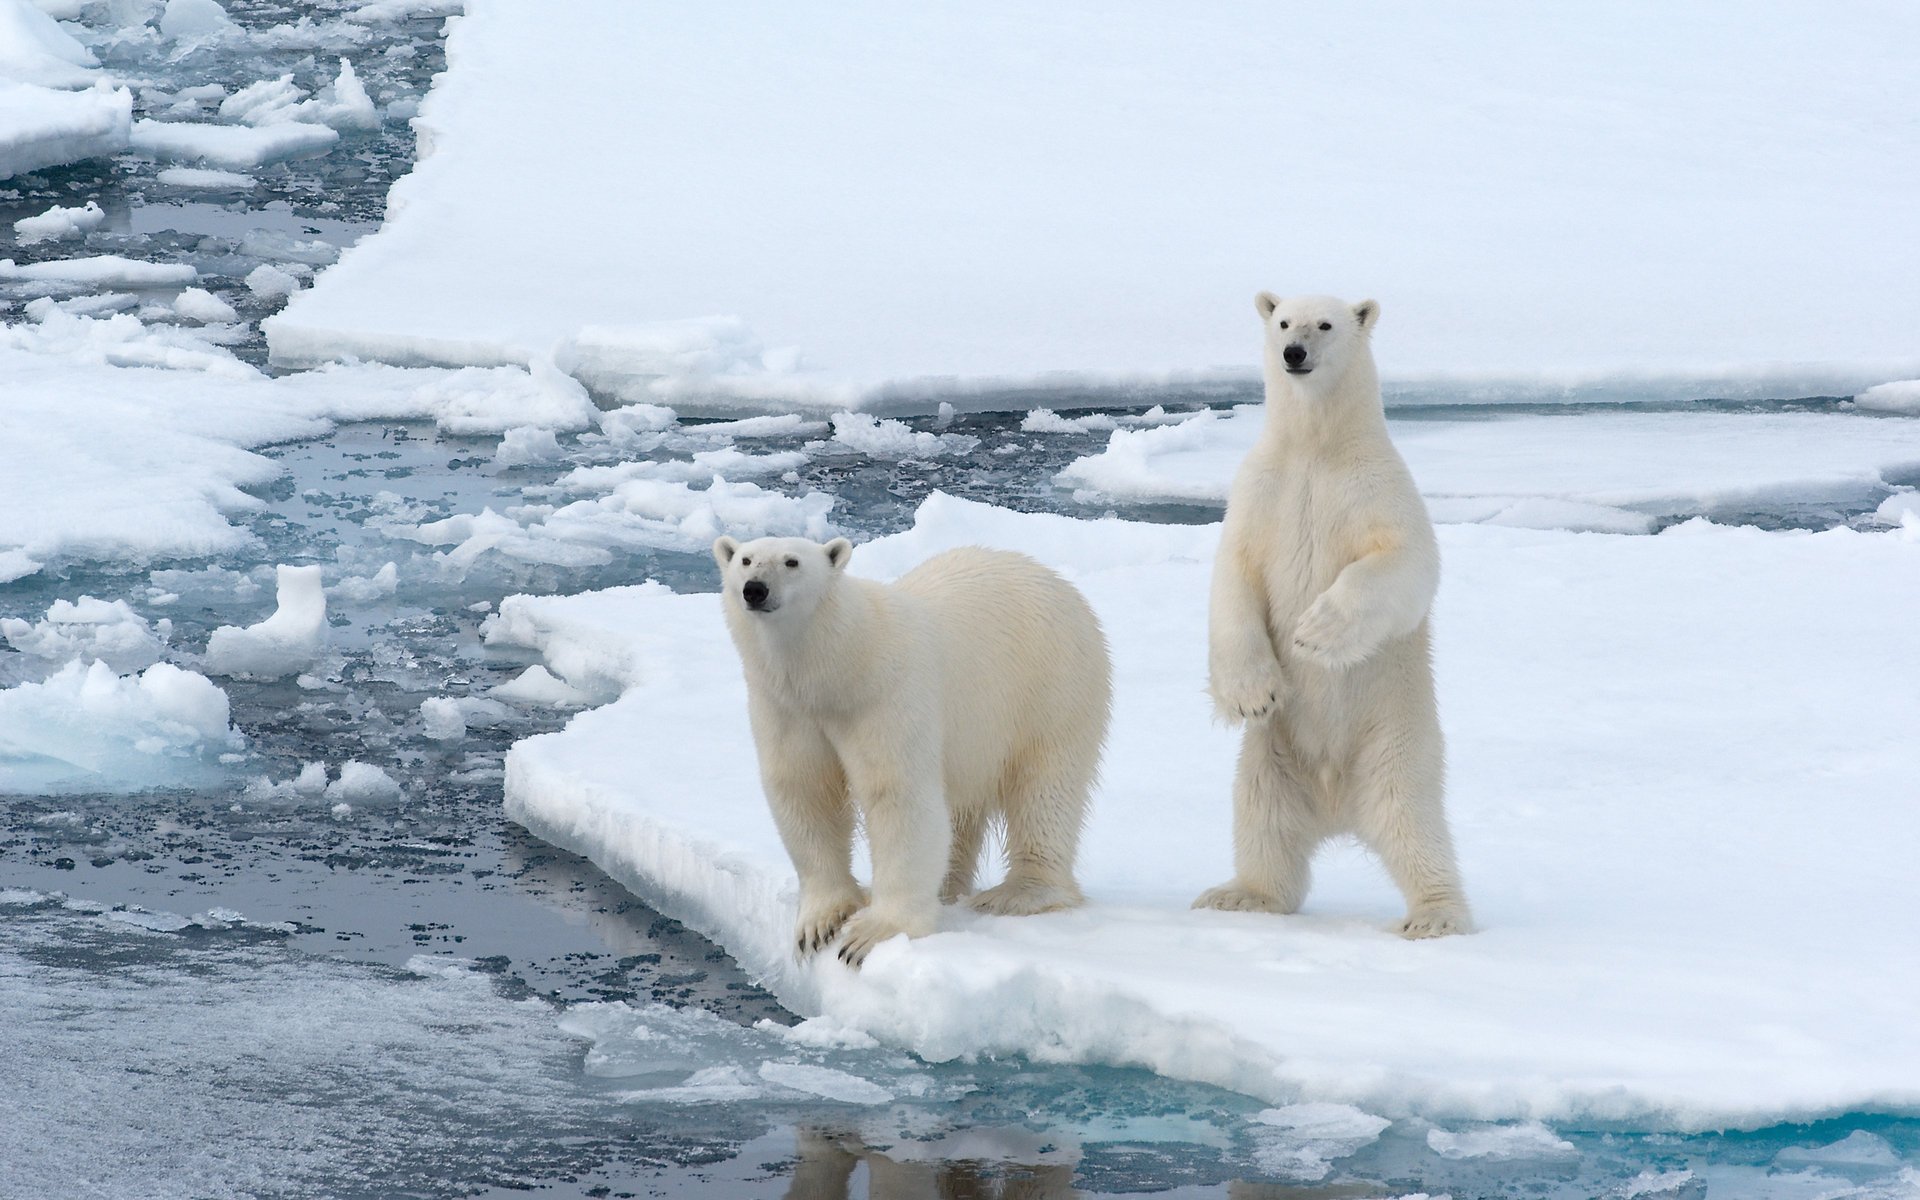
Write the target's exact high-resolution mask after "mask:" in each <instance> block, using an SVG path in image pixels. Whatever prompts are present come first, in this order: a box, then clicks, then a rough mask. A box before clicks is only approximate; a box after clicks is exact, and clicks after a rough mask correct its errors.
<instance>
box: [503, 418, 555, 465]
mask: <svg viewBox="0 0 1920 1200" xmlns="http://www.w3.org/2000/svg"><path fill="white" fill-rule="evenodd" d="M565 453H566V451H564V450H562V449H561V448H560V442H559V440H558V439H556V438H555V437H554V436H553V430H551V429H542V428H540V427H539V426H537V425H521V426H517V427H515V428H513V429H509V430H507V432H506V435H505V436H503V437H502V438H501V439H500V445H499V447H498V448H497V449H495V450H494V452H493V461H494V462H495V463H497V464H498V465H500V466H503V467H524V466H527V465H528V464H530V463H543V462H552V461H553V460H554V459H556V458H559V457H560V456H561V455H563V454H565Z"/></svg>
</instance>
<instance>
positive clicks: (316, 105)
mask: <svg viewBox="0 0 1920 1200" xmlns="http://www.w3.org/2000/svg"><path fill="white" fill-rule="evenodd" d="M296 111H297V113H298V115H299V119H300V120H304V121H315V122H318V123H319V124H322V125H329V126H332V127H333V128H335V129H341V130H346V129H378V128H380V110H379V109H377V108H375V107H374V104H373V98H372V97H371V96H369V95H367V89H366V87H365V86H364V85H363V84H361V82H360V77H359V76H358V75H356V74H354V71H353V64H352V63H350V62H348V61H347V60H346V59H344V58H343V59H341V60H340V73H339V75H337V76H336V77H335V78H334V81H333V82H332V83H330V84H328V85H327V86H326V87H323V88H321V89H320V94H319V95H317V96H315V97H314V98H313V99H311V100H309V101H307V102H306V103H305V104H302V105H300V106H299V108H298V109H297V110H296Z"/></svg>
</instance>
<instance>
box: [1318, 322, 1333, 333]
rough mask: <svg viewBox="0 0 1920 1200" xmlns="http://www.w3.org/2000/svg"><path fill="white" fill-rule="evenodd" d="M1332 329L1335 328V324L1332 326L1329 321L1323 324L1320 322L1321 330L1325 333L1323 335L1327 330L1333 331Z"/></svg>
mask: <svg viewBox="0 0 1920 1200" xmlns="http://www.w3.org/2000/svg"><path fill="white" fill-rule="evenodd" d="M1332 328H1333V324H1332V323H1331V322H1329V321H1322V322H1320V329H1321V332H1323V333H1324V332H1325V331H1327V330H1329V329H1332Z"/></svg>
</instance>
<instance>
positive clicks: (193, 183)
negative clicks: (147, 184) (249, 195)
mask: <svg viewBox="0 0 1920 1200" xmlns="http://www.w3.org/2000/svg"><path fill="white" fill-rule="evenodd" d="M154 178H155V179H157V180H159V181H160V182H161V183H164V184H166V185H168V186H170V187H179V188H202V189H205V190H208V191H221V192H229V191H248V190H250V189H252V188H253V187H254V185H255V182H256V181H255V180H254V178H253V176H251V175H242V174H240V173H239V172H238V171H215V170H212V169H210V168H207V167H165V168H162V169H161V171H160V172H159V174H157V175H155V176H154Z"/></svg>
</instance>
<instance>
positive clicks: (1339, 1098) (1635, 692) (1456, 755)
mask: <svg viewBox="0 0 1920 1200" xmlns="http://www.w3.org/2000/svg"><path fill="white" fill-rule="evenodd" d="M1217 537H1218V527H1217V526H1212V527H1182V526H1161V525H1144V524H1133V523H1128V522H1123V521H1118V520H1112V519H1107V520H1100V521H1078V520H1071V519H1067V518H1063V517H1054V516H1040V515H1022V514H1016V513H1012V512H1009V511H1006V510H1003V509H997V508H991V507H985V506H981V505H977V504H972V503H966V502H962V501H958V500H953V499H950V498H947V497H944V496H939V495H936V496H934V497H933V498H931V499H929V500H928V501H927V502H926V503H925V504H924V505H923V506H922V508H921V509H920V511H919V513H918V515H917V518H916V522H915V525H914V527H913V529H912V530H910V531H908V532H905V533H902V534H899V535H896V536H893V537H888V538H883V539H881V540H879V541H876V542H873V543H871V544H868V545H865V546H862V547H860V548H859V549H858V550H857V551H856V553H855V556H854V564H855V566H854V569H855V570H858V571H863V572H866V573H869V574H871V575H873V576H875V577H879V578H888V577H893V576H895V575H898V574H899V573H901V572H903V571H904V570H906V569H907V568H909V567H911V566H912V565H914V564H916V563H918V562H920V561H921V560H923V559H924V558H925V557H926V556H928V555H930V554H932V553H935V552H937V551H939V550H941V549H945V548H947V547H950V546H954V545H959V544H966V543H984V544H987V545H994V546H1004V547H1008V548H1011V549H1017V550H1022V551H1025V552H1028V553H1030V554H1033V555H1035V556H1037V557H1039V558H1040V559H1041V560H1042V561H1045V562H1047V563H1049V564H1050V565H1052V566H1054V567H1056V568H1058V569H1059V570H1061V571H1062V572H1064V573H1065V574H1067V575H1068V576H1069V577H1070V578H1072V579H1073V580H1074V581H1075V582H1076V583H1077V584H1078V585H1079V586H1080V587H1082V588H1083V589H1084V590H1085V591H1086V593H1087V595H1088V597H1089V598H1090V600H1091V601H1092V602H1093V604H1094V606H1095V608H1096V609H1097V610H1098V611H1099V613H1100V616H1101V618H1102V620H1103V623H1104V624H1105V627H1106V630H1107V634H1108V636H1109V638H1110V640H1111V642H1112V647H1113V656H1114V664H1115V685H1116V686H1115V693H1116V710H1115V717H1114V727H1113V733H1112V739H1111V742H1110V744H1109V747H1108V753H1107V759H1106V763H1105V767H1104V769H1103V772H1102V778H1103V780H1104V782H1103V784H1102V786H1101V788H1100V790H1099V792H1098V793H1097V794H1096V796H1095V799H1094V803H1093V811H1092V818H1091V823H1090V825H1089V827H1088V829H1087V834H1086V840H1085V848H1084V853H1083V860H1082V882H1083V884H1084V885H1085V887H1086V891H1087V893H1088V895H1089V897H1090V900H1091V903H1090V904H1089V905H1088V906H1087V907H1086V908H1085V909H1082V910H1080V911H1076V912H1070V913H1061V914H1053V915H1047V916H1041V917H1030V918H1015V919H1004V918H989V917H982V916H978V915H974V914H971V913H969V912H965V911H962V910H959V909H949V910H947V911H946V913H945V914H944V916H943V921H942V926H941V931H940V932H939V933H936V934H934V935H933V936H930V937H927V938H924V939H921V940H917V941H913V942H907V941H905V940H903V939H901V940H896V941H894V942H891V943H888V944H886V945H884V946H882V947H880V948H879V949H878V950H876V952H875V953H874V955H873V957H872V958H871V959H869V961H868V963H867V965H866V967H865V969H864V970H862V971H861V972H859V973H858V974H854V973H850V972H848V971H847V970H846V969H845V968H844V967H842V966H841V965H839V964H838V963H837V962H835V961H834V960H833V959H832V958H831V956H822V957H821V958H819V959H816V960H812V961H809V962H805V963H802V962H797V961H796V960H795V959H794V957H793V955H792V950H791V930H792V924H793V918H794V907H795V884H794V878H793V873H792V870H791V867H790V865H789V861H788V859H787V856H786V854H785V852H784V850H783V849H782V847H781V844H780V841H779V839H778V837H777V835H776V833H775V831H774V827H773V825H772V822H771V819H770V818H769V816H768V814H767V809H766V804H765V801H764V799H763V798H762V795H761V792H760V787H759V779H758V773H757V768H756V764H755V755H754V747H753V742H752V737H751V734H750V732H749V730H748V728H747V720H746V707H745V697H744V687H743V684H742V682H741V679H740V671H739V666H738V662H737V660H736V658H735V655H734V652H733V649H732V647H731V644H730V643H729V642H728V640H727V635H726V632H725V630H724V628H723V627H722V623H721V617H720V611H719V604H718V598H717V597H716V596H714V595H710V594H703V595H678V594H674V593H672V592H670V591H668V590H667V589H666V588H664V587H661V586H659V585H657V584H649V585H645V586H640V587H629V588H615V589H611V590H608V591H603V592H596V593H589V594H585V595H580V596H573V597H548V598H534V597H526V596H519V597H513V598H510V599H509V600H507V601H506V602H505V603H504V604H503V606H502V608H501V610H500V612H499V614H498V615H497V617H496V618H495V619H494V621H493V624H492V626H491V628H490V632H489V637H490V638H491V640H493V641H494V642H496V643H509V644H516V645H521V646H529V647H533V648H535V649H537V650H539V651H540V652H541V654H542V655H543V658H544V660H545V662H546V663H547V665H548V666H550V667H551V668H552V670H553V672H554V673H555V674H556V675H558V676H560V677H561V678H564V679H566V680H567V681H568V682H569V683H572V684H575V685H576V686H578V687H579V688H580V689H581V690H582V691H584V692H587V693H589V694H597V695H601V696H606V695H610V694H613V693H614V692H616V691H617V692H618V694H619V698H618V699H617V700H614V701H613V702H612V703H610V704H606V705H604V706H603V707H600V708H595V709H592V710H589V711H587V712H584V713H582V714H581V715H579V716H578V717H576V718H575V719H574V720H573V722H572V723H571V724H570V725H569V726H568V727H567V728H566V729H565V730H564V731H562V732H559V733H554V734H547V735H543V736H538V737H534V738H531V739H528V740H525V741H523V742H521V743H520V744H519V745H517V746H516V747H515V748H514V750H513V752H512V754H511V755H510V757H509V759H508V763H507V780H506V804H507V810H508V812H509V814H510V815H511V816H512V817H513V818H514V819H516V820H518V821H520V822H522V823H523V824H525V825H526V826H527V827H528V828H530V829H531V830H533V831H535V832H536V833H538V834H539V835H540V836H542V837H544V838H546V839H548V840H551V841H553V842H555V843H558V844H560V845H562V846H565V847H568V848H570V849H573V850H575V851H578V852H580V853H582V854H585V855H587V856H588V857H590V858H592V859H593V860H594V861H595V862H596V863H598V864H599V865H600V866H601V867H603V868H604V869H605V870H607V871H608V872H609V873H610V874H611V875H613V876H614V877H615V878H617V879H620V880H622V881H623V882H625V883H626V884H627V885H628V886H630V887H631V888H633V889H634V890H635V891H636V892H638V893H639V894H640V895H642V896H643V897H645V898H646V899H647V900H648V901H649V902H651V903H654V904H656V905H658V906H659V907H660V908H661V909H662V910H663V911H665V912H667V913H669V914H671V915H673V916H675V917H677V918H680V919H682V920H684V921H686V922H687V923H689V924H690V925H692V926H693V927H694V928H696V929H698V930H700V931H701V932H703V933H705V934H707V935H709V936H711V937H713V938H715V939H716V940H718V941H719V942H720V943H721V944H722V945H723V946H725V947H726V948H727V950H728V951H729V952H730V953H732V954H733V955H734V957H735V958H736V959H738V960H739V961H740V962H741V963H742V964H743V965H744V966H745V968H746V969H747V970H748V971H749V972H750V973H752V974H754V975H755V976H757V977H759V978H761V979H762V980H764V981H765V982H766V983H767V985H768V986H769V987H771V988H772V989H773V990H774V992H775V993H776V994H777V995H778V996H779V998H780V999H781V1001H782V1002H783V1003H785V1004H787V1005H788V1006H790V1007H791V1008H792V1009H793V1010H794V1011H796V1012H799V1013H801V1014H804V1015H809V1016H812V1015H816V1014H825V1015H828V1016H830V1017H831V1018H833V1020H834V1021H835V1022H837V1023H839V1024H841V1025H844V1026H847V1027H850V1028H854V1029H858V1030H862V1031H865V1032H867V1033H869V1034H871V1035H873V1036H875V1037H878V1038H881V1039H883V1040H884V1041H887V1042H889V1043H892V1044H895V1045H900V1046H905V1047H909V1048H911V1049H913V1050H915V1051H917V1052H918V1053H920V1054H922V1055H925V1056H927V1057H929V1058H932V1059H936V1060H939V1059H947V1058H951V1057H954V1056H959V1055H967V1054H1000V1053H1011V1052H1021V1053H1025V1054H1028V1055H1031V1056H1033V1057H1034V1058H1036V1059H1039V1060H1042V1061H1079V1062H1104V1063H1115V1064H1134V1065H1141V1066H1146V1067H1149V1068H1152V1069H1153V1070H1156V1071H1160V1072H1163V1073H1166V1074H1169V1075H1173V1076H1178V1077H1182V1078H1187V1079H1193V1080H1200V1081H1205V1082H1209V1083H1214V1084H1220V1085H1224V1086H1227V1087H1230V1088H1234V1089H1237V1090H1240V1091H1243V1092H1247V1093H1250V1094H1253V1095H1255V1096H1259V1097H1262V1098H1265V1099H1268V1100H1270V1101H1273V1102H1279V1103H1293V1102H1313V1103H1334V1104H1352V1105H1358V1106H1361V1107H1363V1108H1365V1109H1366V1110H1367V1111H1369V1112H1374V1113H1382V1114H1386V1115H1389V1116H1401V1115H1407V1114H1420V1115H1425V1116H1429V1117H1433V1118H1447V1119H1503V1120H1514V1119H1519V1120H1551V1121H1558V1122H1567V1121H1601V1122H1627V1123H1643V1124H1646V1125H1650V1126H1657V1127H1660V1128H1681V1129H1705V1128H1719V1127H1726V1126H1758V1125H1763V1124H1767V1123H1771V1122H1774V1121H1778V1120H1789V1119H1791V1120H1804V1119H1811V1118H1814V1117H1817V1116H1820V1115H1822V1114H1833V1113H1840V1112H1845V1111H1887V1110H1911V1109H1913V1108H1914V1107H1916V1106H1920V1039H1917V1038H1916V1037H1915V1036H1914V1033H1913V1026H1912V996H1913V995H1914V994H1915V991H1916V989H1920V942H1916V941H1915V939H1914V938H1913V936H1912V931H1911V928H1910V924H1911V922H1910V914H1911V913H1912V912H1913V911H1914V906H1915V903H1916V901H1920V881H1917V880H1916V876H1915V873H1914V871H1913V869H1912V861H1911V860H1912V847H1913V846H1914V845H1915V844H1920V843H1917V841H1916V839H1920V810H1917V809H1916V808H1915V806H1913V805H1912V804H1910V803H1907V800H1908V799H1909V798H1910V796H1911V790H1912V781H1913V779H1914V778H1915V777H1916V773H1920V742H1917V741H1916V740H1915V738H1914V736H1913V730H1914V729H1915V728H1920V694H1917V693H1916V692H1915V690H1914V688H1913V687H1912V680H1913V679H1914V678H1916V677H1917V676H1920V648H1917V647H1920V643H1916V641H1915V639H1914V638H1913V637H1912V636H1911V629H1912V597H1913V596H1914V595H1916V594H1920V525H1916V526H1914V527H1912V528H1907V529H1902V530H1895V531H1892V532H1886V533H1859V532H1854V531H1851V530H1846V529H1838V530H1833V531H1830V532H1825V533H1818V534H1803V533H1767V532H1763V531H1759V530H1755V529H1751V528H1732V527H1722V526H1716V525H1711V524H1708V523H1706V522H1705V521H1698V520H1696V521H1691V522H1688V523H1686V524H1683V525H1680V526H1676V527H1674V528H1672V529H1669V530H1667V531H1665V532H1663V533H1661V534H1658V535H1656V536H1651V537H1595V536H1593V535H1591V534H1581V533H1575V532H1567V531H1546V530H1525V529H1510V528H1499V527H1494V526H1486V525H1457V526H1446V527H1443V528H1442V530H1441V542H1442V547H1443V552H1444V554H1445V559H1446V577H1445V583H1444V585H1443V588H1442V592H1441V595H1440V599H1439V602H1438V608H1437V612H1436V617H1435V628H1436V634H1437V639H1438V640H1437V666H1438V678H1439V684H1440V691H1441V705H1442V712H1443V714H1444V719H1445V721H1446V727H1447V735H1448V739H1449V743H1450V746H1451V786H1450V789H1449V803H1450V805H1451V809H1452V814H1453V820H1454V823H1455V827H1456V830H1457V834H1458V838H1459V843H1460V853H1461V859H1462V867H1463V870H1464V873H1465V876H1466V880H1467V886H1468V890H1469V893H1470V895H1471V897H1472V900H1473V903H1474V908H1475V912H1476V915H1477V917H1478V918H1479V920H1480V922H1481V924H1482V926H1483V932H1480V933H1478V934H1476V935H1473V936H1471V937H1459V938H1449V939H1444V940H1442V941H1438V942H1422V943H1408V942H1404V941H1402V940H1400V939H1399V938H1396V937H1394V936H1391V935H1390V934H1388V933H1387V932H1385V927H1386V926H1387V925H1388V924H1389V922H1390V921H1391V920H1392V919H1393V918H1394V917H1395V916H1397V915H1398V913H1399V911H1400V909H1399V896H1398V894H1397V892H1396V891H1395V890H1394V889H1393V887H1392V886H1391V884H1390V883H1389V882H1388V880H1387V879H1386V878H1385V876H1384V873H1383V872H1382V871H1381V870H1380V869H1379V868H1378V867H1377V866H1376V865H1375V864H1374V863H1373V862H1372V861H1371V860H1370V859H1368V858H1367V857H1366V856H1365V855H1363V854H1362V853H1361V852H1359V851H1358V850H1357V849H1353V848H1338V847H1336V848H1332V849H1330V850H1328V851H1326V852H1323V854H1322V855H1321V858H1320V860H1319V862H1318V863H1317V882H1316V886H1315V889H1314V891H1313V892H1312V894H1311V896H1310V898H1309V901H1308V905H1307V908H1306V910H1305V911H1304V912H1303V913H1302V914H1300V915H1298V916H1295V917H1291V918H1279V917H1272V916H1267V915H1256V914H1229V913H1217V912H1192V911H1189V910H1188V908H1187V905H1188V903H1189V901H1190V900H1191V899H1192V898H1193V897H1194V895H1196V894H1197V893H1198V892H1199V891H1200V890H1201V889H1202V888H1204V887H1206V886H1208V885H1210V884H1213V883H1217V882H1218V881H1219V879H1220V878H1221V877H1222V874H1223V873H1224V872H1225V871H1226V870H1227V869H1228V861H1229V840H1228V839H1229V812H1228V807H1229V800H1228V797H1229V786H1230V779H1231V773H1232V764H1233V760H1234V756H1235V751H1236V746H1237V740H1236V737H1235V735H1234V734H1233V733H1232V732H1231V731H1229V730H1227V729H1224V728H1221V727H1219V726H1217V725H1215V724H1214V723H1213V722H1212V720H1211V718H1210V714H1209V710H1208V706H1207V700H1206V696H1205V691H1204V672H1205V662H1206V653H1205V618H1206V596H1207V588H1208V575H1209V565H1210V561H1211V558H1212V554H1213V550H1214V546H1215V542H1216V539H1217ZM988 882H991V878H989V879H988ZM1455 1149H1456V1150H1458V1151H1459V1152H1461V1153H1467V1152H1469V1151H1473V1148H1472V1147H1466V1148H1460V1147H1455Z"/></svg>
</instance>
